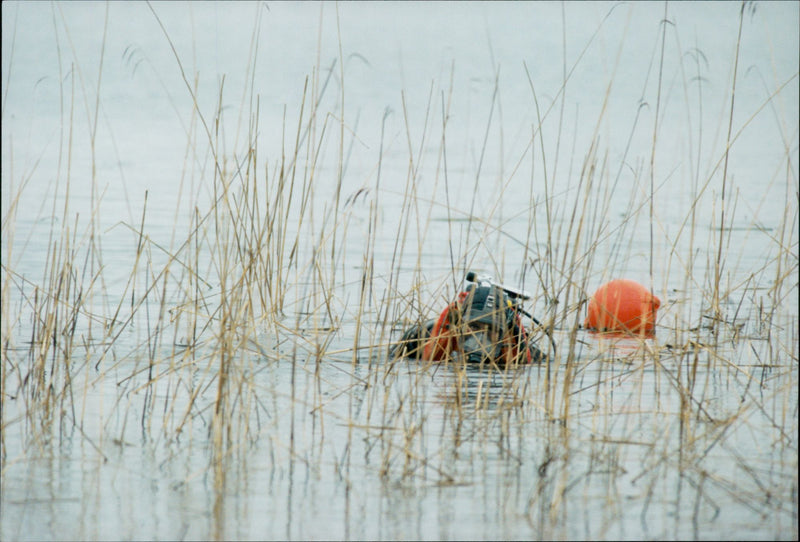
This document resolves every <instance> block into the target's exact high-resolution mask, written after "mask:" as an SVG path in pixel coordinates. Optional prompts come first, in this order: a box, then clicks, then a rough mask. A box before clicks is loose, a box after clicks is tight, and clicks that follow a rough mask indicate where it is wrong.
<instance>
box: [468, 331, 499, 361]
mask: <svg viewBox="0 0 800 542" xmlns="http://www.w3.org/2000/svg"><path fill="white" fill-rule="evenodd" d="M502 342H503V335H502V330H500V329H498V328H497V327H494V326H491V325H489V324H486V323H480V322H476V323H472V324H469V325H467V326H465V329H464V333H463V335H462V338H461V352H462V353H463V355H464V359H465V360H466V362H467V363H483V362H486V363H491V362H493V361H497V360H498V359H499V358H500V355H501V352H502V347H503V344H502Z"/></svg>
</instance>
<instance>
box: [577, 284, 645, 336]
mask: <svg viewBox="0 0 800 542" xmlns="http://www.w3.org/2000/svg"><path fill="white" fill-rule="evenodd" d="M660 306H661V300H660V299H658V298H657V297H655V296H654V295H652V294H651V293H650V290H648V289H647V288H645V287H644V286H642V285H641V284H639V283H638V282H635V281H633V280H628V279H615V280H612V281H610V282H607V283H605V284H603V285H602V286H600V288H598V289H597V291H596V292H595V293H594V295H593V296H592V299H591V300H589V306H588V309H587V315H586V321H585V322H584V323H583V327H585V328H587V329H593V330H597V331H624V332H630V333H637V334H638V333H645V334H651V333H653V330H654V329H655V325H656V313H657V311H658V308H659V307H660Z"/></svg>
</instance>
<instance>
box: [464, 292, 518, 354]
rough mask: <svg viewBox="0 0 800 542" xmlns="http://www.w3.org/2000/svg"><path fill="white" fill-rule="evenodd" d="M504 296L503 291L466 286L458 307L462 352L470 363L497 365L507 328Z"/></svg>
mask: <svg viewBox="0 0 800 542" xmlns="http://www.w3.org/2000/svg"><path fill="white" fill-rule="evenodd" d="M506 305H507V301H506V296H505V293H504V292H503V290H502V289H500V288H498V287H496V286H494V285H491V284H485V283H480V284H476V285H469V286H468V287H467V295H466V297H465V298H464V300H463V302H462V303H461V307H460V308H461V315H460V319H461V324H462V328H461V345H460V346H461V351H462V353H463V355H464V359H465V360H466V361H467V362H469V363H480V362H486V361H488V362H492V361H497V360H498V359H499V357H500V354H501V350H502V343H503V337H504V336H505V332H506V328H507V315H506V308H507V307H506Z"/></svg>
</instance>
